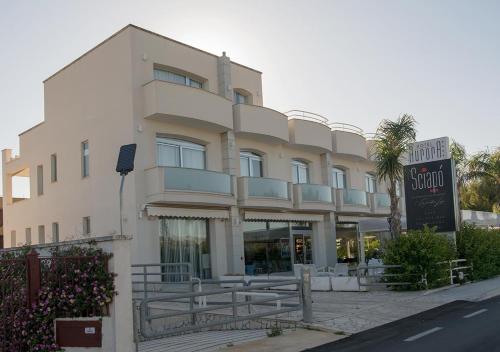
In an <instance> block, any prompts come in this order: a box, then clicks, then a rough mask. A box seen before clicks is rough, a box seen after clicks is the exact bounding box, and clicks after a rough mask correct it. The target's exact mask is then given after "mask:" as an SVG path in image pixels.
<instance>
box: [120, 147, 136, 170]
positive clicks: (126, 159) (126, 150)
mask: <svg viewBox="0 0 500 352" xmlns="http://www.w3.org/2000/svg"><path fill="white" fill-rule="evenodd" d="M136 148H137V144H135V143H134V144H127V145H122V146H121V147H120V154H119V155H118V162H117V163H116V172H119V173H120V175H126V174H128V173H129V172H131V171H134V159H135V149H136Z"/></svg>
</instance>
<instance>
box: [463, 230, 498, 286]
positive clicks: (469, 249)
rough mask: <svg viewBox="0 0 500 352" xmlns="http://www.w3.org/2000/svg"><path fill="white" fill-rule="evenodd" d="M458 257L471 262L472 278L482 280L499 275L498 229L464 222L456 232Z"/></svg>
mask: <svg viewBox="0 0 500 352" xmlns="http://www.w3.org/2000/svg"><path fill="white" fill-rule="evenodd" d="M457 251H458V255H459V258H464V259H467V262H468V263H469V264H471V263H472V266H473V270H472V277H471V278H472V279H473V280H484V279H487V278H490V277H492V276H496V275H500V230H499V229H496V230H488V229H483V228H478V227H475V226H473V225H467V224H464V225H463V226H462V228H461V229H460V231H459V232H458V233H457Z"/></svg>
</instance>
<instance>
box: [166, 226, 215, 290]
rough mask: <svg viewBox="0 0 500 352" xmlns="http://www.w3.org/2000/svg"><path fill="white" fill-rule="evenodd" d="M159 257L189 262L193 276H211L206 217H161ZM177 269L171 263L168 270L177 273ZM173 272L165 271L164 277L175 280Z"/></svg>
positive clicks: (178, 269) (206, 277)
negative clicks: (168, 273)
mask: <svg viewBox="0 0 500 352" xmlns="http://www.w3.org/2000/svg"><path fill="white" fill-rule="evenodd" d="M160 258H161V262H162V263H190V264H191V267H192V269H193V276H194V277H197V278H200V279H209V278H211V269H210V248H209V237H208V222H207V220H196V219H170V218H163V219H161V221H160ZM180 269H181V267H178V268H175V267H174V269H172V270H171V271H170V272H176V273H179V272H180ZM182 269H183V270H186V268H185V267H183V268H182ZM165 270H168V269H165ZM175 276H176V275H174V276H172V275H165V276H164V280H166V281H169V280H173V281H175V279H176V278H175ZM179 278H181V277H180V276H179Z"/></svg>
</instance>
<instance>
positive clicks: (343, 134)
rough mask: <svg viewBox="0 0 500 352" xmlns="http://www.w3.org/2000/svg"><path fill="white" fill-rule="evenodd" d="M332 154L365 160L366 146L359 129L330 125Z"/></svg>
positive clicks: (340, 124) (342, 124)
mask: <svg viewBox="0 0 500 352" xmlns="http://www.w3.org/2000/svg"><path fill="white" fill-rule="evenodd" d="M330 126H331V128H332V138H333V152H334V153H336V154H340V155H344V156H347V157H354V158H355V159H366V158H367V156H368V155H367V145H366V139H365V137H364V135H365V134H364V132H363V130H362V129H361V128H359V127H357V126H354V125H350V124H346V123H332V124H331V125H330Z"/></svg>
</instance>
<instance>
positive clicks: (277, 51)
mask: <svg viewBox="0 0 500 352" xmlns="http://www.w3.org/2000/svg"><path fill="white" fill-rule="evenodd" d="M128 23H133V24H136V25H138V26H141V27H144V28H146V29H150V30H152V31H154V32H157V33H160V34H162V35H166V36H169V37H171V38H174V39H176V40H179V41H182V42H185V43H187V44H190V45H193V46H195V47H198V48H201V49H204V50H206V51H209V52H212V53H215V54H221V53H222V51H226V52H227V55H228V56H230V57H231V59H232V60H233V61H236V62H239V63H242V64H244V65H248V66H250V67H253V68H256V69H258V70H260V71H262V72H263V95H264V105H266V106H268V107H271V108H274V109H277V110H280V111H286V110H290V109H304V110H308V111H312V112H316V113H319V114H321V115H324V116H325V117H327V118H329V119H330V120H331V121H339V122H347V123H351V124H355V125H358V126H360V127H362V128H363V129H364V130H365V131H366V132H373V131H374V130H375V129H376V127H377V125H378V123H379V122H380V120H381V119H382V118H396V117H397V116H398V115H399V114H401V113H411V114H413V115H414V116H415V118H416V119H417V121H418V122H419V125H418V139H428V138H434V137H439V136H443V135H447V136H450V137H452V138H454V139H456V140H457V141H459V142H461V143H462V144H464V145H465V146H466V148H467V149H468V151H470V152H474V151H478V150H482V149H485V148H487V147H490V148H491V147H494V146H499V145H500V1H499V0H476V1H472V0H468V1H460V0H413V1H410V0H399V1H393V0H377V1H374V0H364V1H357V0H344V1H334V0H324V1H320V0H303V1H293V0H281V1H279V0H252V1H244V0H239V1H237V0H230V1H218V0H210V1H207V0H200V1H190V0H181V1H174V0H159V1H152V0H142V1H129V0H115V1H112V0H105V1H103V0H81V1H77V0H71V1H68V0H46V1H24V0H21V1H12V0H0V45H1V46H0V82H1V84H0V149H4V148H13V149H15V150H16V151H17V150H18V138H17V135H18V134H19V133H20V132H22V131H24V130H26V129H28V128H30V127H31V126H33V125H34V124H36V123H38V122H40V121H42V120H43V85H42V81H43V80H44V79H45V78H47V77H49V76H50V75H51V74H53V73H54V72H56V71H57V70H58V69H60V68H61V67H63V66H64V65H66V64H67V63H69V62H71V61H72V60H74V59H75V58H77V57H78V56H80V55H81V54H82V53H84V52H85V51H87V50H88V49H90V48H92V47H93V46H95V45H96V44H97V43H99V42H100V41H102V40H104V39H105V38H107V37H108V36H110V35H111V34H113V33H114V32H116V31H118V30H119V29H120V28H122V27H124V26H125V25H127V24H128ZM68 118H71V116H68ZM0 182H1V180H0ZM0 193H1V188H0Z"/></svg>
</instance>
